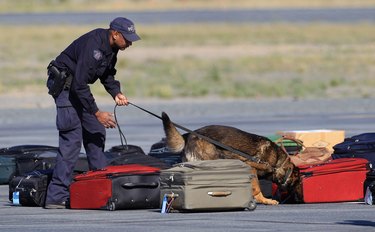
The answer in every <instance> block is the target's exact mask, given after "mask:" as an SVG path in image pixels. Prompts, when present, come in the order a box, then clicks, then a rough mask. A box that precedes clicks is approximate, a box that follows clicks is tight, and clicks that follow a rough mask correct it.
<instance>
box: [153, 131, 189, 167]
mask: <svg viewBox="0 0 375 232" xmlns="http://www.w3.org/2000/svg"><path fill="white" fill-rule="evenodd" d="M148 155H149V156H152V157H155V158H158V159H160V160H163V161H164V162H165V163H167V164H168V165H170V166H173V165H174V164H177V163H181V162H182V155H183V154H182V152H180V153H172V152H171V151H170V150H169V149H168V148H167V145H166V142H165V138H162V139H161V140H160V141H159V142H157V143H154V144H153V145H152V146H151V148H150V152H149V153H148Z"/></svg>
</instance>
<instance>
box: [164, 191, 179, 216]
mask: <svg viewBox="0 0 375 232" xmlns="http://www.w3.org/2000/svg"><path fill="white" fill-rule="evenodd" d="M177 197H178V194H176V193H173V192H172V193H170V194H164V197H163V201H162V204H161V212H160V213H169V212H170V211H171V209H172V202H173V201H174V200H175V199H176V198H177Z"/></svg>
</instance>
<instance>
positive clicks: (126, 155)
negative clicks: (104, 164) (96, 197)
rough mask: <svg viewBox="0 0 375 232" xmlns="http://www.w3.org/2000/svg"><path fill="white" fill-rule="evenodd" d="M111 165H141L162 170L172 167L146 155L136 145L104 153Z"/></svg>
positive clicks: (116, 147)
mask: <svg viewBox="0 0 375 232" xmlns="http://www.w3.org/2000/svg"><path fill="white" fill-rule="evenodd" d="M104 154H105V156H106V158H107V160H108V164H109V165H124V164H141V165H146V166H151V167H156V168H160V169H166V168H169V167H170V165H168V164H167V163H165V162H163V161H162V160H159V159H157V158H154V157H152V156H148V155H146V154H145V152H144V151H143V149H142V148H141V147H139V146H136V145H124V146H123V145H119V146H114V147H112V148H110V149H109V150H108V151H106V152H104Z"/></svg>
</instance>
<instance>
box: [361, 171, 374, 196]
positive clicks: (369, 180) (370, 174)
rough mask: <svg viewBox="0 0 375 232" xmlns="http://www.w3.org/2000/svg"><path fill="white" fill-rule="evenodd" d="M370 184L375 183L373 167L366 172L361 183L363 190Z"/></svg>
mask: <svg viewBox="0 0 375 232" xmlns="http://www.w3.org/2000/svg"><path fill="white" fill-rule="evenodd" d="M370 185H375V169H372V170H371V171H369V172H368V173H367V174H366V180H365V182H364V183H363V191H364V192H366V189H367V187H368V186H370Z"/></svg>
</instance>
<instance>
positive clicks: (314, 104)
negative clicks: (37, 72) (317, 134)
mask: <svg viewBox="0 0 375 232" xmlns="http://www.w3.org/2000/svg"><path fill="white" fill-rule="evenodd" d="M1 100H2V102H3V103H4V104H2V107H0V147H8V146H16V145H21V144H44V145H56V144H57V132H56V129H55V125H54V117H55V110H54V108H53V107H52V105H51V106H44V107H41V105H42V104H41V103H40V104H39V103H38V100H37V99H33V102H34V103H35V104H34V103H33V104H31V103H29V104H26V106H25V105H23V104H22V102H20V103H16V102H14V103H12V101H10V100H8V101H6V99H1ZM29 100H30V99H29ZM46 101H47V102H48V100H46V99H42V100H41V102H43V103H46ZM98 102H99V107H100V108H101V109H103V110H108V111H113V105H111V104H107V102H102V103H105V104H102V105H100V101H98ZM133 103H135V104H137V105H139V106H141V107H144V108H145V109H147V110H150V111H151V112H154V113H156V114H160V113H161V112H162V111H165V112H167V113H168V114H169V116H170V117H171V119H172V120H173V121H174V122H176V123H178V124H181V125H183V126H185V127H187V128H189V129H196V128H198V127H201V126H204V125H208V124H224V125H231V126H236V127H238V128H240V129H243V130H246V131H249V132H251V133H257V134H261V135H269V134H273V133H275V132H276V131H279V130H307V129H340V130H345V132H346V135H347V136H351V135H355V134H359V133H364V132H373V131H375V124H374V121H375V116H374V109H375V101H373V99H336V100H324V99H322V100H304V101H295V100H290V99H289V100H288V99H284V100H283V99H279V100H215V99H211V100H205V101H203V100H191V101H189V100H183V101H156V100H154V101H134V102H133ZM116 113H117V117H118V120H119V123H120V125H121V127H122V129H123V131H124V133H125V135H126V138H127V142H128V143H129V144H135V145H139V146H141V147H142V148H143V149H144V151H145V152H146V153H147V152H148V151H149V149H150V146H151V145H152V144H153V143H155V142H157V141H159V140H160V139H161V138H162V137H163V136H164V134H163V130H162V125H161V122H160V120H159V119H157V118H155V117H153V116H151V115H149V114H147V113H145V112H143V111H140V110H139V109H137V108H135V107H133V106H128V107H122V108H118V109H117V112H116ZM107 133H108V134H107V135H108V137H107V144H106V146H107V148H109V147H110V146H113V145H118V144H119V143H120V139H119V134H118V131H117V130H113V129H112V130H108V131H107ZM348 191H350V189H348ZM374 212H375V208H374V206H370V205H365V204H364V203H363V202H345V203H325V204H298V205H292V204H282V205H277V206H265V205H258V207H257V208H256V209H255V210H254V211H231V212H210V213H207V212H205V213H170V214H161V213H160V210H159V209H151V210H149V209H145V210H119V211H113V212H110V211H104V210H69V209H63V210H45V209H42V208H39V207H20V206H13V205H12V204H11V203H10V202H9V201H8V186H7V185H2V186H0V228H1V231H340V232H341V231H374V228H375V218H374Z"/></svg>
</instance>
